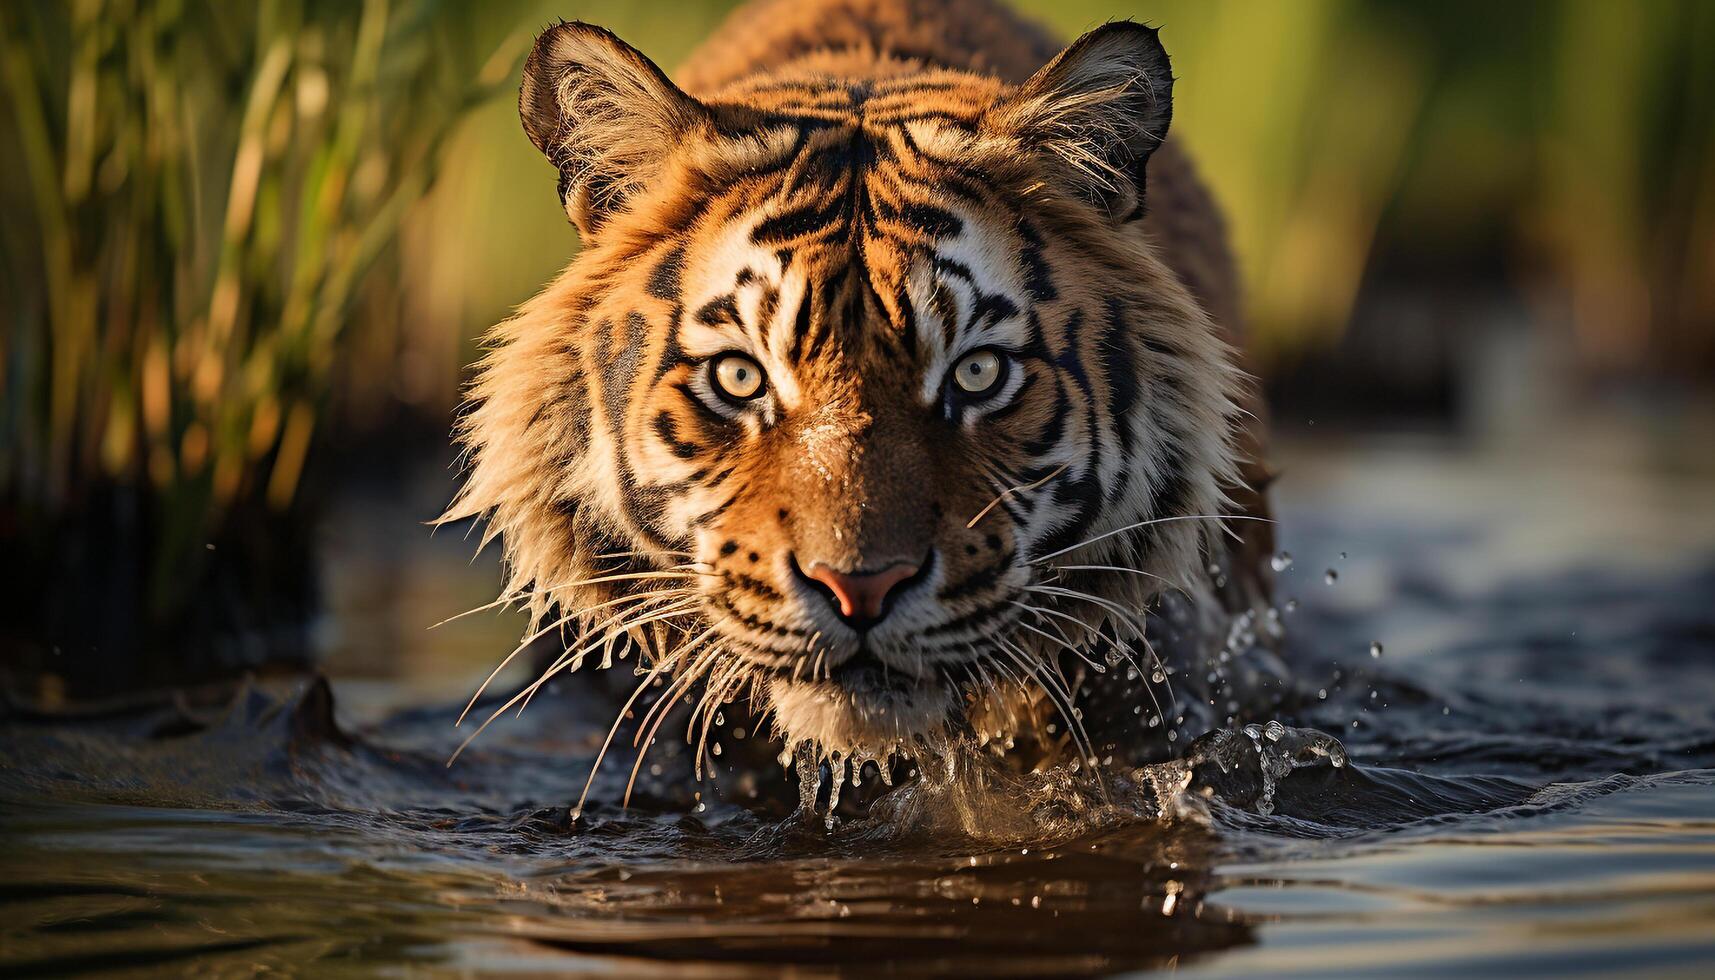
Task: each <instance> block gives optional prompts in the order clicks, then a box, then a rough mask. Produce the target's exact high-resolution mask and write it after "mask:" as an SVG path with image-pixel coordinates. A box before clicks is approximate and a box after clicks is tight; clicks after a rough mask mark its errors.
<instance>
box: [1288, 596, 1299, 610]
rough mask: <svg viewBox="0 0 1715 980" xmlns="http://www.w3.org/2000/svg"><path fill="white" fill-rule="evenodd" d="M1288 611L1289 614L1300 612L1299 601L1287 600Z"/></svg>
mask: <svg viewBox="0 0 1715 980" xmlns="http://www.w3.org/2000/svg"><path fill="white" fill-rule="evenodd" d="M1286 611H1287V612H1289V613H1295V612H1297V611H1298V600H1297V599H1288V600H1286Z"/></svg>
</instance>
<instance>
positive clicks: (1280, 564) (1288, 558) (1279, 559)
mask: <svg viewBox="0 0 1715 980" xmlns="http://www.w3.org/2000/svg"><path fill="white" fill-rule="evenodd" d="M1269 564H1271V565H1273V566H1274V570H1275V571H1277V572H1284V571H1286V570H1287V569H1289V568H1291V567H1292V552H1290V551H1283V552H1281V553H1280V554H1278V555H1275V556H1274V559H1273V560H1272V561H1270V562H1269Z"/></svg>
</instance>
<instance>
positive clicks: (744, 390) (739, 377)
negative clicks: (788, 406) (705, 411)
mask: <svg viewBox="0 0 1715 980" xmlns="http://www.w3.org/2000/svg"><path fill="white" fill-rule="evenodd" d="M709 376H710V378H712V379H713V381H714V383H715V388H716V389H717V390H718V391H719V392H720V393H721V394H723V395H725V396H726V397H728V398H731V399H734V400H736V401H748V400H749V399H752V398H755V397H756V396H757V395H759V394H761V393H762V365H760V364H758V363H756V362H755V361H753V360H751V359H750V358H748V357H745V356H744V355H743V354H722V355H721V356H720V357H718V358H716V359H715V363H714V370H712V371H710V372H709Z"/></svg>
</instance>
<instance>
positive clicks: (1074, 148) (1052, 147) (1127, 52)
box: [989, 21, 1173, 221]
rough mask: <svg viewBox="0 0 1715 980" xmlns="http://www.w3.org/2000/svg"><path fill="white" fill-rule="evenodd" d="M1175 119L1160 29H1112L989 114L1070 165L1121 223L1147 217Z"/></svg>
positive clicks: (1073, 180) (1076, 45) (1071, 176)
mask: <svg viewBox="0 0 1715 980" xmlns="http://www.w3.org/2000/svg"><path fill="white" fill-rule="evenodd" d="M1172 119H1173V71H1172V66H1171V65H1170V64H1169V63H1168V60H1167V51H1166V49H1164V48H1162V46H1161V39H1160V38H1159V37H1157V36H1156V30H1155V29H1154V28H1152V27H1145V26H1143V25H1142V24H1134V23H1131V22H1130V21H1117V22H1115V23H1112V24H1106V25H1104V26H1102V27H1098V28H1096V29H1095V30H1093V31H1091V32H1089V33H1088V34H1085V35H1084V36H1083V37H1081V38H1079V39H1078V40H1076V41H1074V42H1072V44H1071V46H1070V47H1068V48H1067V49H1066V50H1064V51H1062V52H1060V53H1059V54H1058V55H1056V56H1055V57H1054V60H1053V61H1050V62H1049V63H1048V64H1047V65H1045V66H1043V68H1042V69H1041V70H1040V71H1038V72H1037V73H1036V74H1034V75H1032V76H1030V78H1029V80H1028V81H1026V82H1025V83H1024V84H1023V85H1020V86H1019V87H1018V88H1017V90H1015V91H1014V92H1013V93H1012V94H1011V95H1010V96H1008V97H1007V98H1006V99H1003V100H1002V101H1001V102H1000V103H999V104H998V105H996V106H995V107H994V109H992V110H990V113H989V124H990V125H991V126H994V127H996V128H997V129H999V130H1000V131H1002V132H1005V133H1007V134H1009V135H1011V136H1013V137H1014V138H1016V139H1018V140H1020V141H1022V142H1023V144H1024V145H1025V146H1026V147H1028V148H1030V149H1033V150H1035V151H1037V152H1042V153H1049V154H1052V155H1053V156H1054V157H1056V158H1058V162H1059V163H1060V164H1061V165H1063V167H1064V169H1065V172H1066V175H1067V178H1068V181H1069V183H1070V184H1071V189H1072V190H1074V191H1076V192H1077V193H1079V194H1080V195H1082V196H1084V197H1085V198H1087V199H1089V200H1090V201H1091V202H1092V203H1094V204H1096V205H1097V206H1098V207H1101V208H1103V209H1104V210H1106V211H1107V213H1108V214H1109V215H1111V216H1112V217H1113V218H1114V220H1116V221H1131V220H1134V219H1136V218H1139V217H1142V215H1143V198H1144V193H1143V192H1144V167H1145V165H1146V164H1147V163H1148V162H1149V155H1150V154H1151V153H1154V152H1155V148H1156V147H1158V146H1160V145H1161V143H1162V141H1163V140H1165V139H1166V138H1167V126H1168V123H1169V122H1171V121H1172Z"/></svg>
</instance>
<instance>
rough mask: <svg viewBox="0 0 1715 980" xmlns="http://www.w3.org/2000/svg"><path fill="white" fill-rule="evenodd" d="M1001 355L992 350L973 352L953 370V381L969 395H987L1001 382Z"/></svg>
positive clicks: (963, 358)
mask: <svg viewBox="0 0 1715 980" xmlns="http://www.w3.org/2000/svg"><path fill="white" fill-rule="evenodd" d="M1000 369H1001V360H1000V355H999V354H997V353H995V352H994V351H992V350H979V351H972V352H971V353H969V354H966V355H965V356H964V357H962V358H960V359H959V363H958V365H957V366H955V367H954V368H953V381H954V383H955V384H957V385H958V386H959V389H960V390H961V391H963V392H965V393H966V394H967V395H986V394H988V393H989V391H990V390H992V389H993V388H994V386H995V385H996V384H997V383H998V382H999V381H1000Z"/></svg>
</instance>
